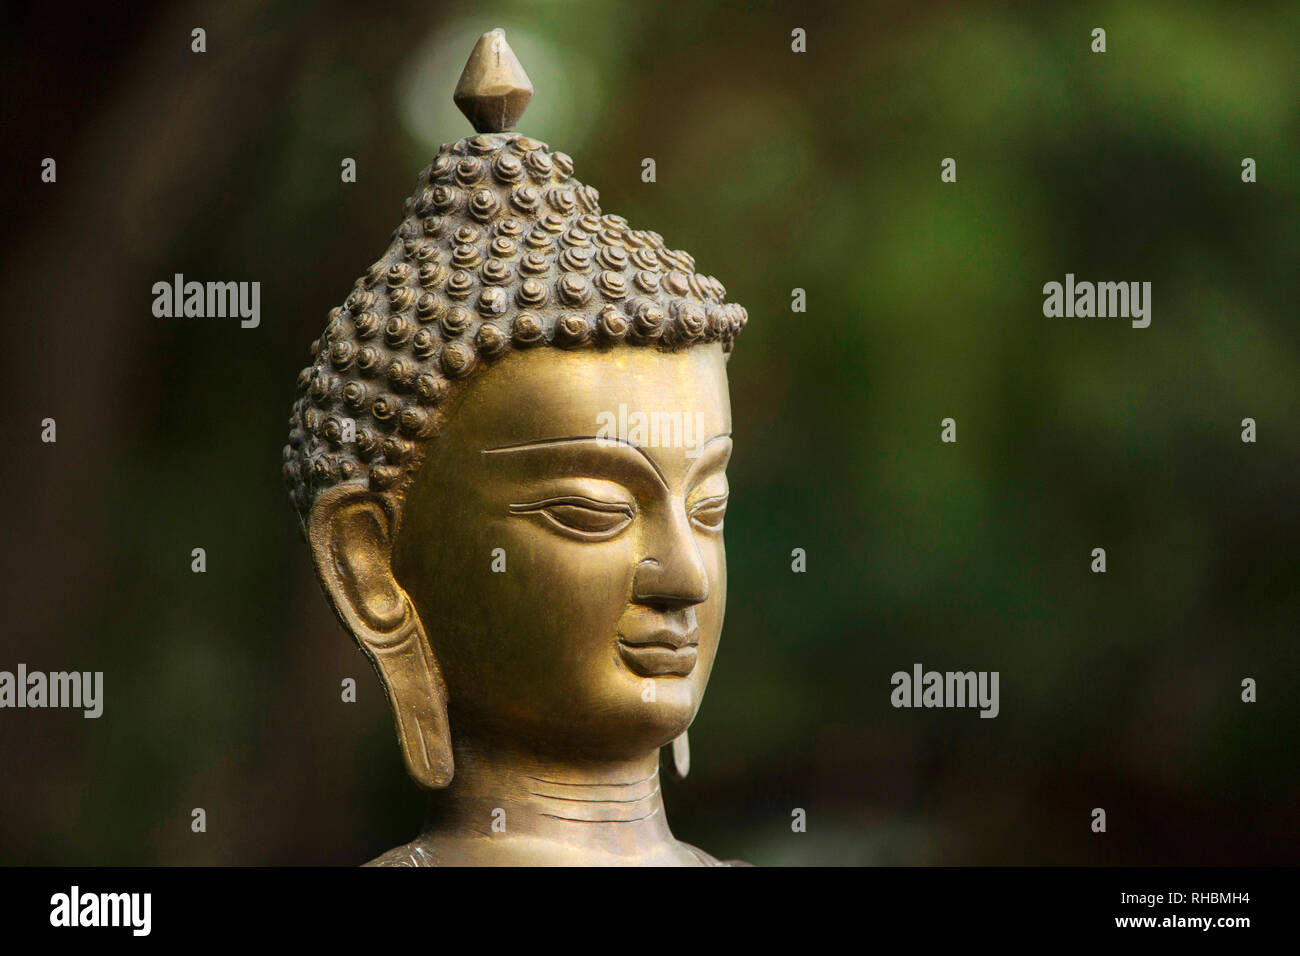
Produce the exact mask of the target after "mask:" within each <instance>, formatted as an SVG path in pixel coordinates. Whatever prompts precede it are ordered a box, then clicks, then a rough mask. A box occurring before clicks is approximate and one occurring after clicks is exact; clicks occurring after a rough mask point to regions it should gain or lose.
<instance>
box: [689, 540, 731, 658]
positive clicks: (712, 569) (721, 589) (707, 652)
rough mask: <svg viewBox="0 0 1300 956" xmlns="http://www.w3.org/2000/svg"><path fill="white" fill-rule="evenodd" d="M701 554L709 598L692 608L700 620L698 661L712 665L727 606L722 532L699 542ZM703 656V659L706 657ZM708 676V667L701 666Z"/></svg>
mask: <svg viewBox="0 0 1300 956" xmlns="http://www.w3.org/2000/svg"><path fill="white" fill-rule="evenodd" d="M700 556H701V557H702V558H703V560H704V565H705V567H706V568H707V569H708V575H709V599H708V600H707V601H705V602H704V603H703V604H700V605H698V606H697V607H696V609H695V614H696V617H697V619H698V620H699V624H700V649H701V651H703V652H704V655H702V659H701V662H700V663H701V664H706V665H709V666H711V665H712V663H713V655H714V654H715V653H717V650H718V642H719V640H720V639H721V636H722V620H723V617H724V616H725V614H726V610H727V555H726V551H725V549H724V548H723V544H722V536H721V535H719V536H717V537H716V538H713V539H711V540H709V541H707V542H705V541H701V542H700ZM705 658H706V659H705ZM702 670H703V674H704V676H706V677H707V676H708V669H707V667H705V668H702Z"/></svg>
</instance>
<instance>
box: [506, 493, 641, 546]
mask: <svg viewBox="0 0 1300 956" xmlns="http://www.w3.org/2000/svg"><path fill="white" fill-rule="evenodd" d="M510 513H511V514H512V515H539V516H541V517H542V518H544V519H545V520H546V521H547V522H548V523H549V524H551V525H552V526H553V527H555V528H558V529H559V530H560V531H563V532H566V533H568V534H571V535H573V536H575V537H579V538H585V539H587V540H592V541H603V540H605V539H607V538H612V537H614V536H615V535H617V534H619V532H621V531H623V530H624V529H625V528H626V527H627V526H628V525H630V524H631V523H632V518H633V517H635V515H636V512H635V510H634V509H633V507H632V506H631V505H629V504H626V503H624V502H621V501H597V500H595V499H593V498H583V497H581V496H580V495H565V496H564V497H560V498H547V499H545V500H542V501H532V502H528V503H524V504H512V505H511V506H510Z"/></svg>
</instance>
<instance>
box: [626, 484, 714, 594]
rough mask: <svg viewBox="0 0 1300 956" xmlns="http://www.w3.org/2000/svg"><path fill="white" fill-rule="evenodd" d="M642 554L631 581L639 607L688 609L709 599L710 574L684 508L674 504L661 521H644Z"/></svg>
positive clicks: (676, 503)
mask: <svg viewBox="0 0 1300 956" xmlns="http://www.w3.org/2000/svg"><path fill="white" fill-rule="evenodd" d="M645 535H646V537H645V546H644V551H643V553H644V555H645V557H643V558H642V559H641V561H640V562H639V563H638V564H637V566H636V574H635V576H634V577H633V580H632V597H633V600H635V601H636V603H638V604H646V605H649V606H650V607H658V608H664V609H673V608H687V607H691V606H692V605H695V604H702V603H703V602H704V601H707V600H708V599H709V574H708V571H707V570H706V569H705V567H704V558H703V557H702V556H701V554H700V548H699V545H698V544H697V543H696V541H695V532H694V531H693V530H692V529H691V522H690V519H689V518H687V517H686V509H685V508H684V507H682V505H681V503H680V502H675V503H674V504H673V505H672V506H671V507H670V508H669V509H668V513H667V514H666V515H663V516H662V518H661V519H659V520H655V521H650V522H647V526H646V530H645Z"/></svg>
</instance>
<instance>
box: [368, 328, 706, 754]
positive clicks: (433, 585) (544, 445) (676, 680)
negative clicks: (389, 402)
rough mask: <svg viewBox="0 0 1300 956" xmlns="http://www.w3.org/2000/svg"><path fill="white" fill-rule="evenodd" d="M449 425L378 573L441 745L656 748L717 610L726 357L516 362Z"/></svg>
mask: <svg viewBox="0 0 1300 956" xmlns="http://www.w3.org/2000/svg"><path fill="white" fill-rule="evenodd" d="M449 412H450V415H449V418H448V420H447V423H446V424H445V425H444V426H443V429H442V431H441V432H440V433H439V434H438V435H437V437H435V438H434V439H432V440H431V444H430V447H429V450H428V454H427V457H426V458H425V461H424V463H423V464H422V466H421V468H420V471H419V474H418V475H417V476H416V479H415V481H414V482H413V483H412V485H411V487H410V489H409V490H408V492H407V495H406V501H405V509H404V514H403V518H402V523H401V528H400V531H399V533H398V536H397V541H396V542H395V545H394V548H393V557H392V568H393V575H394V577H395V578H396V581H397V583H398V584H399V585H400V586H401V588H402V590H404V591H405V592H406V594H407V595H408V596H409V597H410V599H411V603H412V604H413V606H414V609H415V611H416V613H417V614H418V616H419V620H420V622H421V623H422V624H423V629H424V631H425V633H426V634H427V637H428V642H429V646H430V648H431V650H432V652H433V657H434V659H435V660H436V662H437V665H438V667H439V668H440V669H441V674H442V678H443V681H444V683H445V685H446V692H447V697H448V711H449V716H450V724H451V729H452V732H453V733H454V734H455V736H456V737H457V738H460V739H464V740H468V741H470V742H472V744H473V745H475V746H484V747H488V746H491V747H499V748H507V749H516V748H517V749H520V750H524V751H529V750H532V751H535V752H543V753H546V754H548V755H550V756H570V757H575V758H579V759H582V758H590V759H605V758H618V757H627V756H633V755H637V754H642V753H645V752H646V751H648V750H651V749H652V748H655V747H659V746H662V745H664V744H666V743H668V742H669V741H671V740H672V739H673V738H674V737H676V736H677V735H678V734H680V733H682V732H683V731H684V730H685V729H686V728H687V727H688V726H689V724H690V723H691V721H692V720H693V719H694V717H695V713H696V711H697V710H698V708H699V705H700V700H701V697H702V696H703V693H704V687H705V684H706V683H707V681H708V677H709V671H710V669H711V668H712V666H713V659H714V655H715V654H716V653H717V648H718V639H719V636H720V633H721V630H722V619H723V610H724V607H725V604H726V589H727V581H726V558H725V554H724V549H723V538H722V517H723V513H724V511H725V508H726V501H727V479H726V472H725V469H726V466H727V461H728V458H729V456H730V454H731V438H730V432H731V410H730V403H729V400H728V394H727V379H726V371H725V365H724V361H723V354H722V349H721V347H720V346H719V345H716V344H715V345H708V346H699V347H695V348H690V349H686V350H684V351H681V352H676V353H665V352H660V351H656V350H653V349H643V348H615V349H611V350H609V351H604V352H597V351H574V352H566V351H559V350H554V349H545V350H541V349H539V350H532V351H517V352H512V353H511V354H510V355H508V356H506V357H505V358H503V359H502V360H501V361H500V362H499V363H497V364H495V365H494V366H493V367H492V369H491V370H489V371H487V372H485V373H483V374H482V375H480V376H478V377H477V378H475V379H473V380H471V381H470V382H469V383H467V384H466V386H465V388H464V390H463V391H462V392H461V393H460V394H459V395H458V396H457V397H456V398H455V399H454V404H453V407H452V408H450V409H449Z"/></svg>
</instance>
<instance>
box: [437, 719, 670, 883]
mask: <svg viewBox="0 0 1300 956" xmlns="http://www.w3.org/2000/svg"><path fill="white" fill-rule="evenodd" d="M455 760H456V773H455V777H454V778H453V780H452V783H451V786H450V787H448V788H447V789H446V790H441V791H438V792H437V793H435V794H434V795H433V797H432V798H431V800H430V807H429V817H428V822H427V824H426V828H425V839H426V840H428V841H429V842H430V843H433V844H438V845H439V846H440V847H441V848H442V849H443V851H444V852H445V853H446V854H447V855H449V856H450V855H454V856H461V855H464V856H467V857H469V858H471V859H474V860H476V861H482V862H487V861H489V860H500V861H510V862H529V863H535V862H558V863H583V862H602V861H604V862H618V861H620V860H622V861H626V862H647V861H653V860H654V859H656V858H659V857H667V856H674V855H678V854H679V853H680V852H681V850H680V846H679V844H677V842H676V841H675V840H674V839H673V835H672V833H671V832H670V831H669V829H668V823H667V821H666V820H665V819H664V806H663V795H662V793H661V792H660V787H659V753H658V751H657V750H655V751H652V752H650V753H648V754H645V755H644V756H641V757H637V758H634V759H628V760H605V761H556V760H550V759H546V758H542V757H539V756H537V755H535V754H522V753H518V752H511V751H501V750H497V749H495V748H493V749H490V750H489V749H487V748H481V747H476V746H474V745H473V744H471V743H469V742H460V743H458V745H457V746H456V749H455Z"/></svg>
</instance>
